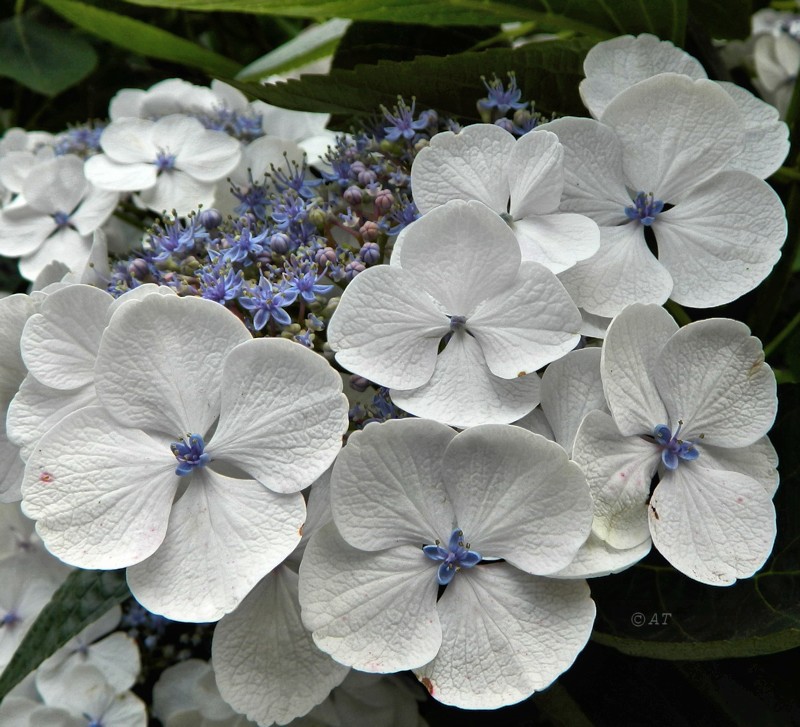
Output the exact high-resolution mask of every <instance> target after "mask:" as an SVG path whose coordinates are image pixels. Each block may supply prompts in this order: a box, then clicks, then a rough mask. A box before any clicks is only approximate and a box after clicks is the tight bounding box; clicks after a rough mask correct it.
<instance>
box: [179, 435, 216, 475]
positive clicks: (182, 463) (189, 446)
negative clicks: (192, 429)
mask: <svg viewBox="0 0 800 727" xmlns="http://www.w3.org/2000/svg"><path fill="white" fill-rule="evenodd" d="M205 446H206V445H205V442H203V438H202V437H201V436H200V435H199V434H190V435H189V439H188V441H187V440H185V439H181V440H180V441H179V442H173V443H172V444H170V449H171V450H172V454H174V455H175V459H177V460H178V466H177V467H176V468H175V474H176V475H180V476H181V477H183V476H184V475H188V474H189V473H191V471H192V470H194V469H197V468H198V467H205V466H206V465H207V464H208V463H209V462H210V461H211V455H210V454H208V452H205V451H204V450H205Z"/></svg>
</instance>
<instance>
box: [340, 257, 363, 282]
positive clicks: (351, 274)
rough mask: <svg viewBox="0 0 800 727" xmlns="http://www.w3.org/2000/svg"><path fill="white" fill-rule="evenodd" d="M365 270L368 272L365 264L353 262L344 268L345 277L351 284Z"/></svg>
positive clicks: (357, 261)
mask: <svg viewBox="0 0 800 727" xmlns="http://www.w3.org/2000/svg"><path fill="white" fill-rule="evenodd" d="M364 270H366V267H365V265H364V263H362V262H361V261H359V260H353V262H349V263H347V265H345V266H344V277H345V279H346V280H347V281H348V282H349V281H351V280H352V279H353V278H355V277H356V275H358V274H359V273H363V272H364Z"/></svg>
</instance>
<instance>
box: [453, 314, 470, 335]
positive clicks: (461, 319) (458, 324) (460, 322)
mask: <svg viewBox="0 0 800 727" xmlns="http://www.w3.org/2000/svg"><path fill="white" fill-rule="evenodd" d="M466 325H467V318H466V316H450V330H451V331H457V330H459V329H460V328H464V326H466Z"/></svg>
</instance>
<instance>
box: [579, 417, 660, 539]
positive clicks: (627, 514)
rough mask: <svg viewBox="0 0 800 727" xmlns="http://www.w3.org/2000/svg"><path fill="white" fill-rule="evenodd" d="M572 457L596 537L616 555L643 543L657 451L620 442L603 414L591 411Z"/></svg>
mask: <svg viewBox="0 0 800 727" xmlns="http://www.w3.org/2000/svg"><path fill="white" fill-rule="evenodd" d="M572 458H573V459H574V460H575V461H576V462H577V463H578V464H579V465H580V467H581V469H582V470H583V471H584V473H585V474H586V480H587V481H588V483H589V489H590V490H591V491H592V497H593V498H594V502H595V505H594V508H595V517H594V521H593V523H592V531H593V532H594V533H595V535H597V536H598V537H599V538H600V539H601V540H603V541H605V542H607V543H608V544H609V545H610V546H611V547H612V548H616V549H618V550H626V549H628V548H634V547H636V546H637V545H640V544H641V543H643V542H644V541H646V540H647V538H648V535H649V533H648V529H647V498H648V495H649V494H650V482H651V480H652V479H653V475H655V473H656V469H657V468H658V465H659V463H660V462H661V450H660V449H659V447H658V446H657V445H655V444H653V443H652V442H646V441H645V440H643V439H640V438H639V437H623V436H622V435H621V434H620V433H619V430H618V429H617V427H616V425H615V424H614V420H613V419H612V418H611V417H610V416H609V415H608V414H605V413H603V412H600V411H592V412H589V413H588V414H587V415H586V418H585V419H584V420H583V424H581V427H580V429H578V434H577V436H576V437H575V448H574V450H573V453H572Z"/></svg>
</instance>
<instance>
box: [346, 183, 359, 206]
mask: <svg viewBox="0 0 800 727" xmlns="http://www.w3.org/2000/svg"><path fill="white" fill-rule="evenodd" d="M342 196H343V197H344V200H345V202H347V204H352V205H358V204H361V200H362V197H363V195H362V192H361V189H359V188H358V187H356V186H355V185H353V186H352V187H348V188H347V189H345V190H344V194H343V195H342Z"/></svg>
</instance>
